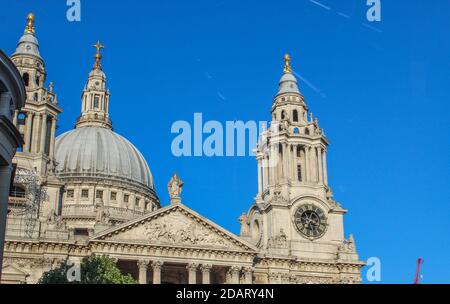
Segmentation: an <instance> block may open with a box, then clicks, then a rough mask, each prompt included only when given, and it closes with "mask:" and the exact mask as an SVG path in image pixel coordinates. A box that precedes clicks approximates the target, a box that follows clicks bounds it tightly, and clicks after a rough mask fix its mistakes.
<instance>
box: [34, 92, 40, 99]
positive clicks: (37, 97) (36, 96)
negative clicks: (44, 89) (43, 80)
mask: <svg viewBox="0 0 450 304" xmlns="http://www.w3.org/2000/svg"><path fill="white" fill-rule="evenodd" d="M38 99H39V95H38V93H34V96H33V101H38Z"/></svg>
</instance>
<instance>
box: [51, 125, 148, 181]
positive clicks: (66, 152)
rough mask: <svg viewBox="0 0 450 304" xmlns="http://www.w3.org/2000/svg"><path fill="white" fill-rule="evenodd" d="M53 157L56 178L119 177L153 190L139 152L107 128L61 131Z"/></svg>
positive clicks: (110, 178)
mask: <svg viewBox="0 0 450 304" xmlns="http://www.w3.org/2000/svg"><path fill="white" fill-rule="evenodd" d="M55 158H56V174H57V175H58V176H59V177H60V178H76V177H80V178H82V177H93V178H100V179H106V180H120V181H122V182H123V181H126V182H130V183H132V184H136V183H137V184H138V185H140V186H142V187H144V188H150V189H151V190H154V184H153V177H152V174H151V172H150V169H149V167H148V165H147V162H146V161H145V159H144V157H143V156H142V154H141V153H140V152H139V151H138V150H137V149H136V148H135V147H134V146H133V144H131V143H130V142H129V141H128V140H126V139H125V138H124V137H122V136H120V135H118V134H117V133H114V132H113V131H112V130H110V129H108V128H102V127H95V126H89V127H83V128H77V129H75V130H72V131H69V132H67V133H64V134H63V135H61V136H59V137H58V138H57V139H56V145H55Z"/></svg>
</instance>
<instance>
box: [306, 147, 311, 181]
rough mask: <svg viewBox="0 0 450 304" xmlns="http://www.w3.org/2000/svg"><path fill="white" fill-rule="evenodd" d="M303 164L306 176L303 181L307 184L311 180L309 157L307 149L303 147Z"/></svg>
mask: <svg viewBox="0 0 450 304" xmlns="http://www.w3.org/2000/svg"><path fill="white" fill-rule="evenodd" d="M305 163H306V176H305V181H306V182H309V181H310V180H311V177H310V176H311V172H310V171H311V157H310V155H309V147H307V146H305Z"/></svg>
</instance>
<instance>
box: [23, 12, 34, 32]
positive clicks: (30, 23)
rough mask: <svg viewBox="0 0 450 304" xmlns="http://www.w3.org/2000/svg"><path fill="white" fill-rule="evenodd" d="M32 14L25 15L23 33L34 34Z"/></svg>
mask: <svg viewBox="0 0 450 304" xmlns="http://www.w3.org/2000/svg"><path fill="white" fill-rule="evenodd" d="M34 19H35V17H34V14H33V13H29V14H28V16H27V26H26V27H25V33H27V34H31V35H34Z"/></svg>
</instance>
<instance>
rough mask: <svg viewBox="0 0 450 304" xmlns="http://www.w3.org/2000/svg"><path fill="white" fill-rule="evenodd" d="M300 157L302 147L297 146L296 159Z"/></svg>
mask: <svg viewBox="0 0 450 304" xmlns="http://www.w3.org/2000/svg"><path fill="white" fill-rule="evenodd" d="M301 156H302V147H301V146H297V157H301Z"/></svg>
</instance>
